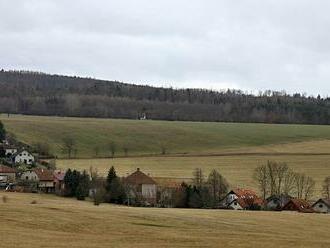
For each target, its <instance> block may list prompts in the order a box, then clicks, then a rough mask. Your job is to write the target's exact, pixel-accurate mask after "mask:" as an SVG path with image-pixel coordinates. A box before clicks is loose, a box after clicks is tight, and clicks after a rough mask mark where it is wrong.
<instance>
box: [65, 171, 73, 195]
mask: <svg viewBox="0 0 330 248" xmlns="http://www.w3.org/2000/svg"><path fill="white" fill-rule="evenodd" d="M64 185H65V194H64V195H65V196H71V195H72V171H71V169H70V168H69V169H68V170H67V171H66V173H65V176H64Z"/></svg>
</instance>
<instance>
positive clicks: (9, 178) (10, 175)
mask: <svg viewBox="0 0 330 248" xmlns="http://www.w3.org/2000/svg"><path fill="white" fill-rule="evenodd" d="M0 176H3V177H5V178H6V182H15V179H16V174H15V173H0Z"/></svg>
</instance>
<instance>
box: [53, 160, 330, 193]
mask: <svg viewBox="0 0 330 248" xmlns="http://www.w3.org/2000/svg"><path fill="white" fill-rule="evenodd" d="M267 160H274V161H283V162H287V163H288V165H289V166H290V167H291V168H292V169H294V170H295V171H297V172H304V173H306V174H307V175H310V176H312V177H313V178H314V180H315V181H316V182H317V185H316V191H315V196H320V195H321V184H322V181H323V180H324V178H325V177H326V176H328V175H330V155H313V156H312V155H262V154H260V155H241V156H237V155H230V156H207V157H201V156H197V157H142V158H117V159H116V158H115V159H75V160H65V159H64V160H58V161H57V167H59V168H62V169H66V168H70V167H71V168H77V169H80V170H84V169H86V170H88V169H89V168H90V166H93V167H94V168H97V169H98V171H99V173H100V174H103V175H105V174H106V173H107V171H108V170H109V168H110V166H112V165H113V166H115V168H116V170H117V172H118V173H119V174H120V175H121V176H125V175H126V174H127V173H131V172H133V171H134V170H136V168H137V167H139V168H141V170H142V171H144V172H146V173H150V175H151V176H153V177H166V178H176V179H177V180H180V181H181V180H186V181H187V180H189V179H190V178H191V177H192V171H193V170H194V169H195V168H197V167H200V168H202V169H203V171H204V174H208V173H209V172H210V171H211V170H212V169H213V168H215V169H218V170H219V171H220V172H221V174H223V175H224V176H225V177H226V178H227V180H228V181H229V183H230V185H231V187H248V188H252V189H256V188H255V187H256V184H255V182H254V181H253V179H252V176H253V170H254V168H255V167H257V166H258V165H260V164H263V163H266V162H267Z"/></svg>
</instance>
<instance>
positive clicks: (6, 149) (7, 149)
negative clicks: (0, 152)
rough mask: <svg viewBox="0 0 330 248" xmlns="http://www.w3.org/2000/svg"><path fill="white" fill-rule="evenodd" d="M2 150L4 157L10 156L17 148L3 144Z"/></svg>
mask: <svg viewBox="0 0 330 248" xmlns="http://www.w3.org/2000/svg"><path fill="white" fill-rule="evenodd" d="M4 152H5V156H6V157H11V156H12V155H13V154H15V153H16V152H17V148H16V147H14V146H4Z"/></svg>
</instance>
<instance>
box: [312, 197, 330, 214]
mask: <svg viewBox="0 0 330 248" xmlns="http://www.w3.org/2000/svg"><path fill="white" fill-rule="evenodd" d="M312 208H313V210H314V211H315V212H317V213H330V199H319V200H318V201H317V202H315V203H314V204H313V206H312Z"/></svg>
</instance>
